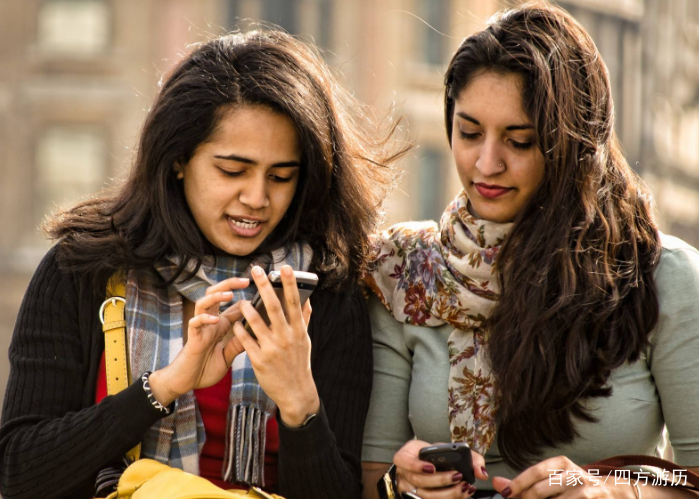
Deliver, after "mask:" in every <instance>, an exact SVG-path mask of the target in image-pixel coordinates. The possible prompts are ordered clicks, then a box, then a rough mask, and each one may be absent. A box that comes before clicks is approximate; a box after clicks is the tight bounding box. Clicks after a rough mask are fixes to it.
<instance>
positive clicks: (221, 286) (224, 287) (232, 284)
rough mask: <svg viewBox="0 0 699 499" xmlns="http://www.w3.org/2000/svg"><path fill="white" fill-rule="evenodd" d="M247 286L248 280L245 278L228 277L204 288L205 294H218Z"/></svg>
mask: <svg viewBox="0 0 699 499" xmlns="http://www.w3.org/2000/svg"><path fill="white" fill-rule="evenodd" d="M249 285H250V279H248V278H247V277H230V278H228V279H224V280H223V281H221V282H218V283H216V284H214V285H213V286H209V287H208V288H206V294H207V295H208V294H211V293H218V292H219V291H230V290H231V289H245V288H247V287H248V286H249Z"/></svg>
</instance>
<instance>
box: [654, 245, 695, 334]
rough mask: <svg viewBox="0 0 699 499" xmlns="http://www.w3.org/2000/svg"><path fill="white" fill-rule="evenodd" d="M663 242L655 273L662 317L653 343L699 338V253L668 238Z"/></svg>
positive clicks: (691, 247)
mask: <svg viewBox="0 0 699 499" xmlns="http://www.w3.org/2000/svg"><path fill="white" fill-rule="evenodd" d="M661 241H662V245H663V248H662V253H661V255H660V261H659V262H658V266H657V267H656V269H655V285H656V289H657V293H658V306H659V309H660V317H659V322H658V326H657V328H656V330H655V331H654V333H653V335H652V343H654V344H656V345H657V344H660V343H663V342H671V343H672V342H675V341H677V342H681V341H684V340H682V338H685V339H687V338H688V337H689V336H692V337H694V336H697V337H698V338H699V334H697V331H698V330H697V324H699V251H697V249H696V248H694V247H693V246H691V245H689V244H687V243H686V242H684V241H682V240H681V239H678V238H676V237H672V236H667V235H665V234H663V235H662V236H661ZM688 335H689V336H688Z"/></svg>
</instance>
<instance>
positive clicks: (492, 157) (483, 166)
mask: <svg viewBox="0 0 699 499" xmlns="http://www.w3.org/2000/svg"><path fill="white" fill-rule="evenodd" d="M476 168H478V171H479V172H481V174H482V175H483V176H484V177H492V176H495V175H497V174H499V173H502V172H503V171H504V170H505V159H504V158H503V156H502V154H501V151H500V147H499V144H497V143H495V141H488V140H486V141H485V142H483V145H482V146H481V150H480V154H479V155H478V160H477V161H476Z"/></svg>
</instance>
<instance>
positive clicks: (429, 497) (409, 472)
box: [393, 440, 488, 499]
mask: <svg viewBox="0 0 699 499" xmlns="http://www.w3.org/2000/svg"><path fill="white" fill-rule="evenodd" d="M429 445H432V444H430V443H429V442H424V441H422V440H411V441H410V442H408V443H406V444H405V445H404V446H403V447H401V448H400V450H399V451H398V452H396V454H395V456H393V463H394V464H395V465H396V484H397V486H398V491H400V492H401V493H402V492H412V493H413V494H415V495H417V496H419V497H421V498H422V499H456V498H458V499H463V498H466V497H470V496H472V495H473V493H474V492H476V487H475V486H473V485H471V484H470V483H468V482H465V481H463V477H462V476H461V473H459V472H458V471H440V472H437V471H436V469H435V467H434V465H433V464H432V463H429V462H427V461H421V460H420V459H419V457H418V456H419V454H420V449H422V448H423V447H427V446H429ZM471 459H472V460H473V471H474V473H475V475H476V478H479V479H480V480H487V479H488V475H487V474H486V473H485V459H483V456H481V455H480V454H478V453H477V452H473V451H471ZM416 489H417V490H416Z"/></svg>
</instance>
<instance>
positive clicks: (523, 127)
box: [456, 111, 534, 130]
mask: <svg viewBox="0 0 699 499" xmlns="http://www.w3.org/2000/svg"><path fill="white" fill-rule="evenodd" d="M456 115H457V116H458V117H459V118H463V119H465V120H466V121H470V122H471V123H473V124H474V125H478V126H480V124H481V122H480V121H478V120H477V119H476V118H474V117H473V116H469V115H468V114H466V113H464V112H463V111H460V112H458V113H456ZM533 128H534V125H530V124H529V123H524V124H522V125H509V126H506V127H505V130H531V129H533Z"/></svg>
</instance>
